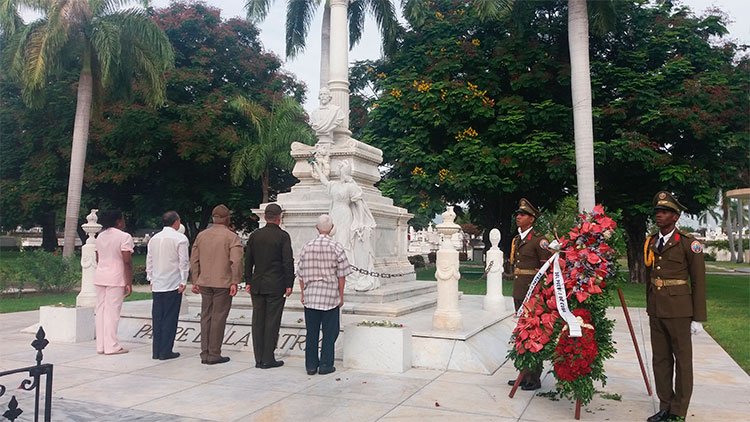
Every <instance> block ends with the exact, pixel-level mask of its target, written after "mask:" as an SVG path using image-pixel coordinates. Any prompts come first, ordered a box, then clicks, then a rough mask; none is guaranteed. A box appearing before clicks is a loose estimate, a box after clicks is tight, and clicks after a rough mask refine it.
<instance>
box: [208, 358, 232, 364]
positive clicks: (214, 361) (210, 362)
mask: <svg viewBox="0 0 750 422" xmlns="http://www.w3.org/2000/svg"><path fill="white" fill-rule="evenodd" d="M227 362H229V356H222V357H220V358H219V359H218V360H207V361H206V365H216V364H219V363H227Z"/></svg>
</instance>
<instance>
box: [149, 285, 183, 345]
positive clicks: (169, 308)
mask: <svg viewBox="0 0 750 422" xmlns="http://www.w3.org/2000/svg"><path fill="white" fill-rule="evenodd" d="M151 297H152V298H153V304H152V306H151V325H152V326H153V330H152V331H151V332H152V333H153V337H154V341H153V345H152V350H153V352H152V356H153V358H154V359H161V358H165V357H167V356H169V355H170V354H172V346H174V337H175V334H176V333H177V319H178V317H179V316H180V302H181V301H182V293H178V292H177V290H171V291H168V292H152V293H151Z"/></svg>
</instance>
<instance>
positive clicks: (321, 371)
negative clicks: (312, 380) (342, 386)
mask: <svg viewBox="0 0 750 422" xmlns="http://www.w3.org/2000/svg"><path fill="white" fill-rule="evenodd" d="M332 372H336V367H335V366H332V367H330V368H320V369H319V370H318V373H319V374H320V375H326V374H330V373H332Z"/></svg>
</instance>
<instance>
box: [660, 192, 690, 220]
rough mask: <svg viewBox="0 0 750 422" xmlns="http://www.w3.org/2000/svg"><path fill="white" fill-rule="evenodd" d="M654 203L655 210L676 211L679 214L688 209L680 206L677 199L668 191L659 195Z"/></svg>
mask: <svg viewBox="0 0 750 422" xmlns="http://www.w3.org/2000/svg"><path fill="white" fill-rule="evenodd" d="M652 202H653V204H654V209H655V210H667V211H674V212H676V213H677V214H679V213H681V212H683V211H685V210H686V209H687V208H686V207H685V206H684V205H682V204H680V201H678V200H677V198H675V197H674V196H672V194H671V193H669V192H667V191H661V192H659V193H657V194H656V195H655V196H654V200H653V201H652Z"/></svg>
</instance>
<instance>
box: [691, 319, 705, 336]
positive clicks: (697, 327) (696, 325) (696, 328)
mask: <svg viewBox="0 0 750 422" xmlns="http://www.w3.org/2000/svg"><path fill="white" fill-rule="evenodd" d="M701 331H703V324H702V323H700V322H698V321H691V322H690V334H693V335H695V334H699V333H700V332H701Z"/></svg>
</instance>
